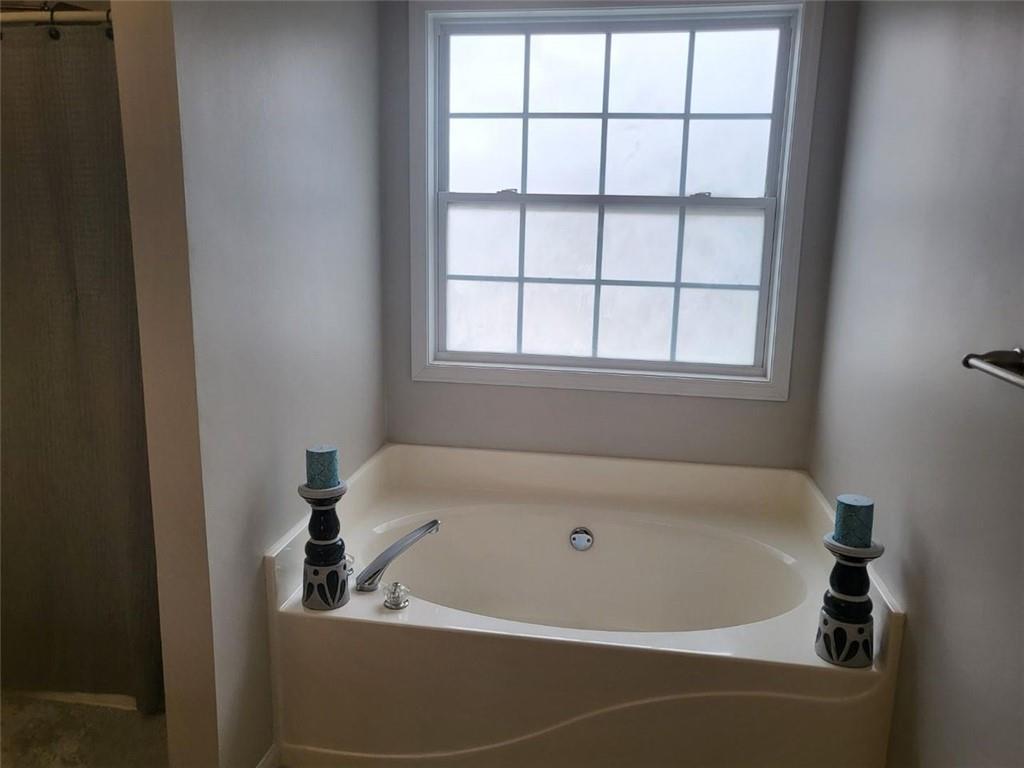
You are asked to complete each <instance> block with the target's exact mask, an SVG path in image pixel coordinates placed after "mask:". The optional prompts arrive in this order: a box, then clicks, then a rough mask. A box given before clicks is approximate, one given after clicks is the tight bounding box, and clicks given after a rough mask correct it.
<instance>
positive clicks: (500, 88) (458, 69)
mask: <svg viewBox="0 0 1024 768" xmlns="http://www.w3.org/2000/svg"><path fill="white" fill-rule="evenodd" d="M525 47H526V46H525V38H524V37H523V35H456V36H453V37H452V38H451V46H450V49H449V64H448V69H449V72H450V75H449V82H450V88H449V92H448V108H449V110H451V111H452V112H522V111H523V70H524V59H523V56H524V51H525Z"/></svg>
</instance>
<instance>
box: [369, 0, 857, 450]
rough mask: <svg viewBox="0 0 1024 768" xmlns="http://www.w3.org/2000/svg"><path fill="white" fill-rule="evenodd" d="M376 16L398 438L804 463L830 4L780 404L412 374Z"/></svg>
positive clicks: (816, 344) (832, 111) (813, 359)
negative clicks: (784, 396) (787, 371)
mask: <svg viewBox="0 0 1024 768" xmlns="http://www.w3.org/2000/svg"><path fill="white" fill-rule="evenodd" d="M380 14H381V98H382V115H383V120H382V123H381V142H382V146H383V147H384V151H383V153H382V168H381V171H382V175H381V178H382V185H383V187H382V206H383V211H384V214H385V223H386V226H385V228H384V231H383V251H384V282H385V286H386V291H385V299H384V313H385V314H384V327H385V340H386V351H385V355H386V357H385V360H386V380H387V392H388V395H387V405H388V437H389V439H391V440H393V441H396V442H408V443H431V444H440V445H458V446H467V447H488V448H508V449H518V450H539V451H556V452H572V453H584V454H601V455H609V456H632V457H641V458H657V459H677V460H690V461H704V462H718V463H724V464H758V465H765V466H788V467H805V466H806V465H807V461H808V458H809V449H810V443H811V429H812V426H813V417H814V402H815V393H816V391H817V385H818V371H819V360H820V346H821V328H822V325H823V316H824V295H825V292H826V291H825V289H826V287H827V281H828V262H829V255H830V252H831V244H832V233H833V212H834V208H835V193H836V190H837V188H838V184H839V171H840V164H841V163H840V160H841V156H842V152H841V146H842V145H841V141H842V130H841V128H842V125H843V113H844V110H845V106H846V86H845V79H844V75H845V72H846V63H847V62H848V54H849V40H850V35H851V31H852V30H851V26H850V25H849V24H844V23H842V22H843V18H844V17H848V16H849V14H848V13H847V12H846V11H845V10H842V9H840V10H838V11H833V10H832V9H830V11H829V13H828V14H827V17H826V35H825V41H824V44H823V46H822V49H823V57H824V60H823V63H822V68H821V76H820V78H819V84H818V102H817V108H816V112H815V118H814V120H815V122H814V134H813V138H812V141H813V150H812V155H811V160H810V177H809V179H808V196H807V200H808V202H807V209H806V218H805V225H804V234H803V255H802V259H801V266H800V289H799V290H800V295H799V300H798V305H797V318H796V337H795V344H794V348H793V368H792V378H791V386H790V397H789V401H788V402H784V403H778V402H758V401H751V400H725V399H709V398H694V397H674V396H660V395H637V394H622V393H615V392H585V391H571V390H557V389H539V388H527V387H500V386H485V385H467V384H447V383H431V382H413V380H412V377H411V364H410V313H409V301H410V298H409V176H408V168H409V120H408V109H409V95H408V88H409V80H408V74H409V59H408V15H407V7H406V4H405V3H384V4H382V5H381V8H380Z"/></svg>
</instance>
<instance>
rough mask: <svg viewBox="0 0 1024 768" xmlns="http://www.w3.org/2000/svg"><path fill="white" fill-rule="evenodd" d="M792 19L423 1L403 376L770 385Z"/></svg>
mask: <svg viewBox="0 0 1024 768" xmlns="http://www.w3.org/2000/svg"><path fill="white" fill-rule="evenodd" d="M799 18H800V12H799V9H791V8H782V7H780V8H778V9H776V10H769V11H766V10H765V9H764V8H761V9H758V10H749V9H748V10H742V9H738V10H733V11H728V10H723V9H712V10H711V11H707V10H705V11H703V12H698V11H694V10H692V9H691V10H680V9H665V8H662V9H656V10H652V11H647V12H643V13H629V12H623V11H607V10H606V11H595V10H590V11H579V12H564V11H563V12H547V13H543V12H541V13H538V12H531V11H519V12H509V13H501V12H493V11H486V10H484V11H482V12H476V13H474V12H472V11H468V12H467V11H462V12H457V13H444V12H439V13H436V14H431V13H430V12H426V13H425V19H426V23H425V25H424V27H425V31H426V35H425V41H424V53H425V60H424V64H425V72H426V76H425V78H424V82H422V83H420V84H419V85H420V87H422V88H423V89H424V100H423V104H424V111H425V114H424V120H423V123H422V125H423V127H424V134H425V135H424V136H422V137H419V138H420V139H421V140H422V139H425V142H423V143H424V144H425V147H426V157H425V158H424V159H425V163H424V164H423V165H424V167H425V168H426V169H427V172H426V173H425V174H424V176H425V178H422V179H419V180H414V185H416V184H424V185H425V186H424V187H423V193H424V194H422V195H419V194H414V195H413V205H414V206H418V205H422V206H423V207H424V210H423V213H422V215H423V221H424V223H425V226H424V227H423V228H422V230H421V231H422V232H423V235H424V240H425V243H424V245H425V246H426V247H425V248H424V253H423V255H424V260H423V262H424V263H423V265H422V266H423V269H422V270H421V272H422V276H423V279H422V280H421V281H418V282H417V281H414V292H415V291H417V290H420V291H422V292H424V293H425V296H419V295H417V296H414V303H416V304H417V305H418V306H421V307H423V308H424V309H425V310H426V311H425V312H423V313H422V314H421V315H420V316H419V317H417V316H416V315H415V314H414V321H413V323H414V340H413V343H414V358H416V360H418V363H419V364H418V365H417V369H418V370H417V371H416V372H417V373H418V374H420V375H419V376H418V378H427V379H431V378H433V379H440V380H452V381H480V382H493V383H503V384H528V385H540V386H558V387H579V388H598V389H618V390H625V391H647V392H666V393H682V394H710V395H724V396H739V397H764V398H772V399H780V398H784V397H785V386H784V381H783V382H782V384H783V386H781V387H780V379H782V380H784V379H785V378H786V376H788V354H789V345H790V344H791V335H792V330H791V327H790V324H791V321H790V323H787V322H783V320H784V319H785V318H783V317H781V315H782V314H784V312H783V310H786V307H785V306H784V305H785V304H786V302H788V303H789V304H790V306H789V307H788V311H789V313H790V314H791V312H792V306H791V305H792V302H793V301H794V295H795V285H783V282H784V281H785V280H787V279H791V280H793V281H795V269H793V268H791V269H789V270H784V269H783V268H782V267H783V257H784V254H783V248H782V238H781V231H782V215H783V198H784V194H785V192H784V189H783V185H784V183H785V180H786V176H787V159H788V158H789V157H790V154H791V153H790V151H789V148H790V141H791V137H792V133H793V131H792V113H793V91H794V82H795V77H794V76H793V72H794V50H795V38H798V36H799V34H798V33H799ZM414 86H415V83H414ZM414 146H415V137H414ZM414 160H415V158H414ZM424 204H425V205H424ZM414 222H415V218H414ZM787 224H788V226H793V222H792V220H791V221H790V222H788V223H787ZM793 258H795V256H793ZM414 268H415V264H414ZM787 275H788V277H787ZM780 350H781V354H780ZM414 362H416V361H414ZM783 363H784V364H785V366H786V369H787V370H786V371H785V372H783V373H784V375H780V372H779V370H778V368H779V366H780V365H782V364H783Z"/></svg>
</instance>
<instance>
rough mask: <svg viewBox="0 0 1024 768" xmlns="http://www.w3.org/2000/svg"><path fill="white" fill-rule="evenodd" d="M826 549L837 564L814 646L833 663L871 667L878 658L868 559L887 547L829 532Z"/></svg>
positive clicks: (826, 659) (842, 665)
mask: <svg viewBox="0 0 1024 768" xmlns="http://www.w3.org/2000/svg"><path fill="white" fill-rule="evenodd" d="M824 541H825V549H827V550H828V551H829V552H831V553H832V556H833V557H834V558H835V559H836V564H835V565H834V566H833V567H832V573H831V575H830V576H829V579H828V589H827V590H826V591H825V601H824V605H823V606H822V609H821V614H820V615H819V617H818V635H817V637H816V638H815V640H814V650H815V651H816V652H817V654H818V655H819V656H820V657H821V658H823V659H824V660H825V661H827V662H829V663H830V664H835V665H837V666H840V667H870V666H871V664H872V660H873V658H874V655H873V654H874V627H875V624H874V619H872V617H871V608H872V606H871V598H870V597H868V591H869V590H870V589H871V579H870V577H869V576H868V563H869V562H871V561H872V560H874V559H876V558H878V557H881V555H882V552H884V551H885V547H883V546H882V545H881V544H878V543H876V542H874V541H872V542H871V546H869V547H848V546H846V545H845V544H840V543H839V542H838V541H836V540H835V537H834V536H833V534H831V533H830V534H828V535H827V536H825V539H824Z"/></svg>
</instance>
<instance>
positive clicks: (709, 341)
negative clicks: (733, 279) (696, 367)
mask: <svg viewBox="0 0 1024 768" xmlns="http://www.w3.org/2000/svg"><path fill="white" fill-rule="evenodd" d="M757 298H758V292H757V291H725V290H717V289H714V288H683V289H682V290H681V291H680V292H679V331H678V335H677V337H676V360H680V361H683V362H688V363H722V364H727V365H753V364H754V347H755V341H756V337H757Z"/></svg>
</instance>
